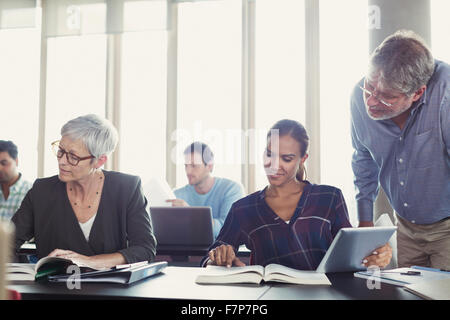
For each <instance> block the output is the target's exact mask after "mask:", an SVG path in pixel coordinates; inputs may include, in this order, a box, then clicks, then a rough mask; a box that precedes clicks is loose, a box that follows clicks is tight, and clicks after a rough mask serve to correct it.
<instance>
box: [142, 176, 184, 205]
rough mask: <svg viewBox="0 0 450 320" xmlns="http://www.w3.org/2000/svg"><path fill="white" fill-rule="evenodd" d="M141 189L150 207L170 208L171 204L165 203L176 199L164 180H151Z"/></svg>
mask: <svg viewBox="0 0 450 320" xmlns="http://www.w3.org/2000/svg"><path fill="white" fill-rule="evenodd" d="M143 189H144V195H145V197H146V198H147V201H148V203H149V206H151V207H170V206H171V205H172V204H171V203H170V202H166V200H169V199H176V196H175V194H174V193H173V191H172V189H171V188H170V186H169V184H168V183H167V181H165V180H160V179H155V178H152V179H150V180H149V181H148V182H147V183H146V184H145V186H144V187H143Z"/></svg>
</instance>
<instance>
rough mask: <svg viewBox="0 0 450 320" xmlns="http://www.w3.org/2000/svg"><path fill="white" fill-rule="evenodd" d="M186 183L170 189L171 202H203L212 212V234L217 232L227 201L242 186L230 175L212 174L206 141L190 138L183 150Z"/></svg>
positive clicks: (238, 195) (239, 193) (240, 193)
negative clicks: (189, 142)
mask: <svg viewBox="0 0 450 320" xmlns="http://www.w3.org/2000/svg"><path fill="white" fill-rule="evenodd" d="M184 157H185V165H184V168H185V170H186V176H187V179H188V181H189V184H188V185H186V186H184V187H182V188H179V189H176V190H175V191H174V194H175V196H176V197H177V198H176V199H170V200H167V201H168V202H171V203H172V206H207V207H211V211H212V215H213V234H214V238H215V237H217V235H218V234H219V231H220V229H221V228H222V225H223V222H224V221H225V218H226V217H227V214H228V211H229V210H230V207H231V205H232V204H233V202H235V201H236V200H239V199H240V198H242V197H243V194H244V192H243V187H242V186H241V185H240V184H239V183H237V182H234V181H232V180H230V179H226V178H219V177H214V176H213V175H212V171H213V168H214V154H213V153H212V151H211V149H210V148H209V146H208V145H206V144H205V143H202V142H193V143H192V144H190V145H189V146H188V147H187V148H186V149H185V150H184Z"/></svg>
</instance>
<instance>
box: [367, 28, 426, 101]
mask: <svg viewBox="0 0 450 320" xmlns="http://www.w3.org/2000/svg"><path fill="white" fill-rule="evenodd" d="M433 72H434V59H433V55H432V54H431V51H430V49H429V48H428V46H427V45H426V43H425V41H424V40H423V39H422V38H421V37H420V36H419V35H417V34H416V33H414V32H413V31H410V30H399V31H397V32H395V33H394V34H392V35H391V36H389V37H387V38H386V39H385V40H384V41H383V43H381V44H380V45H379V46H378V47H377V48H376V49H375V50H374V52H373V53H372V55H371V57H370V63H369V72H368V75H373V74H376V73H380V74H379V75H380V80H381V82H382V83H383V84H384V85H385V86H386V87H387V88H390V89H394V90H398V91H400V92H403V93H405V94H407V95H412V94H414V92H415V91H416V90H418V89H419V88H420V87H421V86H422V85H426V84H427V82H428V80H429V79H430V78H431V76H432V74H433Z"/></svg>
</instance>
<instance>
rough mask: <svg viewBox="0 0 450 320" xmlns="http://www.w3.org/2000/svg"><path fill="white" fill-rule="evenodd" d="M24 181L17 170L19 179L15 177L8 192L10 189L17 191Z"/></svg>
mask: <svg viewBox="0 0 450 320" xmlns="http://www.w3.org/2000/svg"><path fill="white" fill-rule="evenodd" d="M23 183H24V179H22V174H21V173H20V172H19V179H17V181H16V182H14V184H13V185H12V186H10V187H9V190H10V192H11V191H18V190H19V189H20V188H21V187H22V185H23Z"/></svg>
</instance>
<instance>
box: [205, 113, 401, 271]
mask: <svg viewBox="0 0 450 320" xmlns="http://www.w3.org/2000/svg"><path fill="white" fill-rule="evenodd" d="M308 141H309V138H308V135H307V133H306V130H305V128H304V127H303V126H302V125H301V124H300V123H298V122H297V121H293V120H280V121H278V122H277V123H276V124H275V125H274V126H273V127H272V128H271V130H270V131H269V133H268V135H267V147H266V151H265V154H264V168H265V171H266V174H267V178H268V180H269V185H268V186H267V187H265V188H264V189H263V190H261V191H257V192H255V193H253V194H250V195H249V196H247V197H245V198H243V199H240V200H238V201H236V202H235V203H234V204H233V206H232V207H231V209H230V212H229V214H228V216H227V219H226V220H225V223H224V225H223V227H222V229H221V231H220V233H219V235H218V237H217V239H216V241H215V242H214V244H213V245H212V246H211V248H210V251H209V254H208V256H206V257H205V258H204V259H203V260H202V265H206V264H216V265H223V266H225V265H226V266H232V265H235V266H244V265H245V264H244V263H243V262H242V261H240V260H239V258H238V257H237V256H236V250H237V248H239V246H240V245H242V244H245V245H246V246H247V248H248V249H250V251H251V255H250V264H258V265H262V266H266V265H268V264H270V263H277V264H281V265H284V266H287V267H291V268H295V269H302V270H315V269H316V268H317V266H318V265H319V263H320V261H321V260H322V258H323V256H324V255H325V253H326V251H327V249H328V247H329V246H330V245H331V242H332V241H333V239H334V237H335V236H336V234H337V232H338V231H339V229H341V228H344V227H351V224H350V222H349V218H348V212H347V207H346V204H345V200H344V197H343V195H342V192H341V190H339V189H338V188H335V187H331V186H327V185H315V184H311V183H310V182H308V181H307V180H305V169H304V163H305V161H306V159H307V158H308V153H307V149H308ZM391 257H392V249H391V247H390V246H389V245H388V244H386V245H385V246H383V247H381V248H378V249H376V250H375V252H374V254H372V255H371V256H368V257H366V258H365V259H364V260H363V261H362V262H361V263H362V264H364V265H365V266H369V265H378V266H379V267H385V266H386V265H388V264H389V262H390V259H391Z"/></svg>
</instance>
